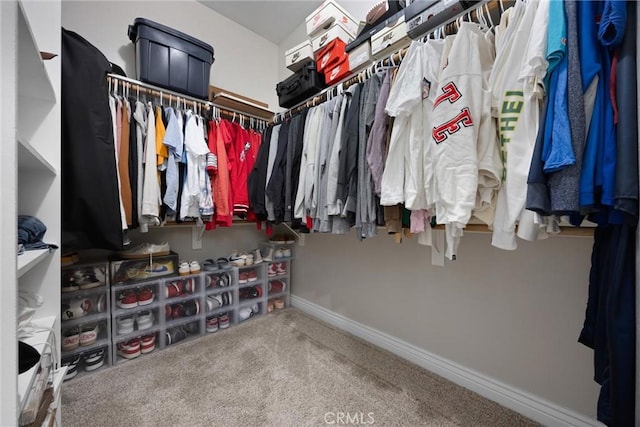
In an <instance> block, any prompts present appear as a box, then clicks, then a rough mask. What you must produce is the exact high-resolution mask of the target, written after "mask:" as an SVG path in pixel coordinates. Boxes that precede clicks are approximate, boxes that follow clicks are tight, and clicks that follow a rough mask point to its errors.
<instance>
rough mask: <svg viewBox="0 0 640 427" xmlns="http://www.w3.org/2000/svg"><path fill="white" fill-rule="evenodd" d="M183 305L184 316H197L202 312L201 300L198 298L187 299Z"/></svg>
mask: <svg viewBox="0 0 640 427" xmlns="http://www.w3.org/2000/svg"><path fill="white" fill-rule="evenodd" d="M182 307H183V308H182V312H183V315H184V317H190V316H196V315H198V314H200V301H198V300H191V301H186V302H185V303H184V304H183V305H182Z"/></svg>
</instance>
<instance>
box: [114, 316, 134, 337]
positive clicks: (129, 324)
mask: <svg viewBox="0 0 640 427" xmlns="http://www.w3.org/2000/svg"><path fill="white" fill-rule="evenodd" d="M135 320H136V319H135V316H125V317H119V318H117V319H116V325H117V330H118V335H127V334H130V333H131V332H133V331H134V329H135V328H134V326H133V324H134V323H135Z"/></svg>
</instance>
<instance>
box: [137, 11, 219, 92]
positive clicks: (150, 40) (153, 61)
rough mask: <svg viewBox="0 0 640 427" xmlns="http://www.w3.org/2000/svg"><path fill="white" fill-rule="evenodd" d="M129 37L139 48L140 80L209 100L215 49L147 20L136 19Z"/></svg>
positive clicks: (138, 74) (138, 68) (138, 71)
mask: <svg viewBox="0 0 640 427" xmlns="http://www.w3.org/2000/svg"><path fill="white" fill-rule="evenodd" d="M128 33H129V39H130V40H131V41H132V42H133V43H135V45H136V73H137V76H138V80H141V81H143V82H147V83H151V84H154V85H157V86H160V87H164V88H167V89H170V90H174V91H176V92H180V93H184V94H186V95H191V96H194V97H197V98H202V99H207V98H208V97H209V73H210V70H211V64H212V63H213V61H214V57H213V47H211V46H210V45H208V44H207V43H204V42H202V41H200V40H198V39H196V38H193V37H191V36H189V35H187V34H184V33H181V32H180V31H177V30H174V29H173V28H169V27H167V26H165V25H162V24H158V23H157V22H153V21H150V20H148V19H144V18H136V19H135V20H134V21H133V25H129V31H128Z"/></svg>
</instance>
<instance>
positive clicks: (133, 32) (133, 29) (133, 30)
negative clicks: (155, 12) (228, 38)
mask: <svg viewBox="0 0 640 427" xmlns="http://www.w3.org/2000/svg"><path fill="white" fill-rule="evenodd" d="M138 25H146V26H147V27H151V28H155V29H156V30H159V31H163V32H165V33H167V34H171V35H172V36H174V37H179V38H181V39H184V40H186V41H188V42H189V43H191V44H194V45H196V46H199V47H201V48H202V49H205V50H207V51H209V52H211V55H213V46H211V45H210V44H207V43H205V42H203V41H201V40H198V39H196V38H195V37H192V36H190V35H188V34H185V33H183V32H181V31H178V30H174V29H173V28H171V27H167V26H166V25H162V24H158V23H157V22H154V21H151V20H150V19H145V18H136V19H134V20H133V25H130V26H129V34H128V35H129V40H131V41H132V42H134V43H135V42H136V37H137V35H138V30H137V29H138Z"/></svg>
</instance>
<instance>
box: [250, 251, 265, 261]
mask: <svg viewBox="0 0 640 427" xmlns="http://www.w3.org/2000/svg"><path fill="white" fill-rule="evenodd" d="M251 253H252V255H253V263H254V264H260V263H262V254H261V253H260V249H254V250H253V251H252V252H251Z"/></svg>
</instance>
